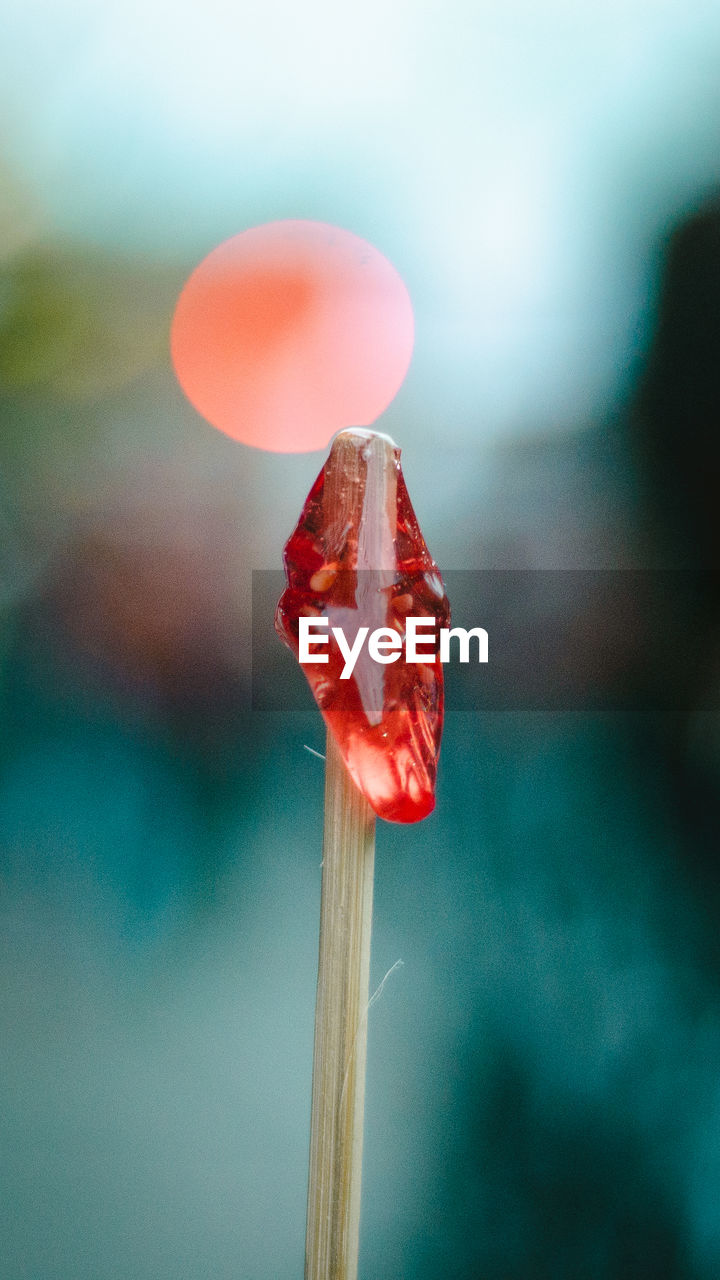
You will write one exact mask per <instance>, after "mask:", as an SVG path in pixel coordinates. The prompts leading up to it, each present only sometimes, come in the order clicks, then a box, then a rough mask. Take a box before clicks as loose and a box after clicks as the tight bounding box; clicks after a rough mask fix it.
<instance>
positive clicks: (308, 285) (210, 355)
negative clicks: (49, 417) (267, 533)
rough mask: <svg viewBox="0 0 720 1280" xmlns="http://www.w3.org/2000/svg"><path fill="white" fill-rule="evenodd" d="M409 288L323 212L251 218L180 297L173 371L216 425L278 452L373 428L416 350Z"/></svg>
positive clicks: (307, 447) (216, 251)
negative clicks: (312, 218) (323, 218)
mask: <svg viewBox="0 0 720 1280" xmlns="http://www.w3.org/2000/svg"><path fill="white" fill-rule="evenodd" d="M413 337H414V324H413V312H412V304H411V302H410V297H409V295H408V291H407V289H406V287H405V285H404V283H403V281H402V279H401V278H400V276H399V275H398V273H397V271H396V270H395V268H394V267H393V266H392V264H391V263H390V262H388V260H387V258H385V257H384V256H383V255H382V254H381V253H379V252H378V250H377V249H375V248H373V246H372V245H370V244H368V243H367V241H365V240H362V239H361V238H360V237H359V236H356V235H353V234H352V232H350V231H344V230H341V229H340V228H339V227H333V226H329V225H328V224H327V223H323V222H308V221H301V220H288V221H282V222H269V223H265V224H264V225H263V226H259V227H252V228H251V229H250V230H248V231H243V232H241V233H240V234H239V235H236V236H233V237H232V238H231V239H230V240H226V241H224V243H223V244H221V245H218V247H217V248H216V249H213V250H212V252H211V253H209V254H208V256H207V257H206V258H204V259H203V261H202V262H201V263H200V265H199V266H198V267H197V268H196V269H195V271H193V273H192V275H191V276H190V278H189V279H188V281H187V283H186V285H185V287H184V288H183V290H182V293H181V294H180V297H179V299H178V303H177V307H176V310H175V315H174V318H173V323H172V331H171V338H170V346H171V352H172V359H173V364H174V366H175V372H176V374H177V377H178V381H179V382H180V385H181V387H182V389H183V391H184V392H185V394H186V396H187V397H188V399H189V400H190V401H191V403H192V404H193V405H194V406H195V408H196V409H197V410H198V412H199V413H201V414H202V415H203V417H204V418H207V420H208V421H209V422H211V423H212V424H213V426H215V427H218V428H219V429H220V430H221V431H224V432H225V433H226V434H227V435H229V436H232V437H233V439H235V440H240V441H242V442H243V443H244V444H249V445H254V446H255V447H256V448H259V449H268V450H270V451H272V452H275V453H297V452H305V451H307V450H313V449H322V448H325V446H326V445H327V444H328V442H329V440H330V438H331V437H332V436H333V435H334V434H335V432H336V431H339V430H341V429H342V428H343V427H351V426H355V427H367V426H371V425H372V423H374V422H375V421H376V419H377V418H378V417H379V415H380V414H381V413H382V412H383V410H384V409H386V408H387V406H388V404H389V403H390V401H391V400H392V399H393V397H394V395H395V394H396V392H397V391H398V389H399V387H400V386H401V384H402V381H403V379H404V377H405V374H406V373H407V369H408V365H409V364H410V357H411V355H412V347H413Z"/></svg>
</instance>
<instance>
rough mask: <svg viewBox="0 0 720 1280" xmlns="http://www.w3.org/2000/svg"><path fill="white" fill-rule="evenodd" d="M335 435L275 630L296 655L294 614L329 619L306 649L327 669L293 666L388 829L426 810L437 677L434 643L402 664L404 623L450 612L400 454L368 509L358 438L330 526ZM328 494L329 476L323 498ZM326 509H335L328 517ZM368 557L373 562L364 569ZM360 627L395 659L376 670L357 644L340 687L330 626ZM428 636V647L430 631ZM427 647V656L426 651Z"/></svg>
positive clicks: (435, 741) (440, 620) (291, 555)
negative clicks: (386, 644) (380, 633)
mask: <svg viewBox="0 0 720 1280" xmlns="http://www.w3.org/2000/svg"><path fill="white" fill-rule="evenodd" d="M343 435H345V436H346V437H347V436H348V435H352V433H343ZM338 439H341V437H337V438H336V442H335V443H334V444H333V449H332V451H331V453H330V457H329V458H328V461H327V463H326V464H325V466H324V467H323V469H322V471H321V472H320V475H319V476H318V478H317V480H316V481H315V484H314V485H313V487H312V489H311V491H310V494H309V496H308V499H307V501H306V503H305V506H304V508H303V512H302V515H301V517H300V520H299V523H298V525H297V528H296V529H295V531H294V533H293V534H292V536H291V538H290V540H289V541H288V543H287V545H286V547H285V553H284V563H285V570H286V574H287V581H288V586H287V588H286V590H285V591H284V592H283V595H282V597H281V599H280V603H279V604H278V607H277V614H276V619H275V626H276V629H277V631H278V633H279V635H280V636H281V637H282V639H283V640H284V641H285V643H286V644H287V645H288V646H289V648H290V649H292V651H293V653H294V654H295V656H296V657H298V655H299V637H298V632H299V624H298V619H299V617H300V616H301V615H303V614H304V615H305V616H308V617H313V618H317V617H320V616H321V615H322V616H323V617H326V618H327V619H328V622H329V628H328V633H329V636H330V639H329V643H327V644H325V645H323V646H322V647H319V646H318V647H316V648H315V649H314V652H315V653H326V654H328V657H329V661H328V662H327V663H324V664H310V663H303V664H302V666H303V670H304V672H305V675H306V677H307V679H308V681H309V684H310V687H311V689H312V691H313V694H314V696H315V700H316V702H317V704H318V706H319V708H320V710H321V711H322V714H323V716H324V718H325V721H326V724H327V725H328V727H329V728H330V730H331V731H332V733H333V735H334V737H335V740H336V741H337V743H338V745H339V747H340V750H341V752H342V755H343V758H344V760H345V764H346V765H347V768H348V770H349V771H350V774H351V776H352V778H353V779H354V781H355V783H356V784H357V786H358V787H359V788H360V790H361V791H362V792H363V793H364V795H365V796H366V797H367V799H368V801H369V803H370V804H371V806H372V808H373V809H374V810H375V812H376V813H377V814H378V815H379V816H380V817H381V818H385V819H387V820H389V821H391V822H416V821H418V820H419V819H420V818H425V817H427V815H428V814H429V813H430V812H431V811H432V809H433V808H434V805H435V777H436V771H437V759H438V752H439V749H440V736H441V732H442V720H443V669H442V665H441V663H440V660H439V658H438V656H437V652H436V650H437V642H436V643H435V646H434V648H435V656H434V657H433V656H428V657H427V659H426V660H425V661H423V662H417V663H415V662H412V663H411V662H406V660H405V630H406V624H405V619H406V618H407V616H408V615H412V616H415V617H428V618H430V617H431V618H434V619H435V620H436V625H437V626H438V627H444V626H447V625H448V623H449V605H448V601H447V597H446V595H445V590H444V587H443V583H442V579H441V577H440V574H439V571H438V567H437V565H436V564H435V562H434V560H433V559H432V557H431V555H430V553H429V551H428V549H427V547H426V545H425V541H424V539H423V536H422V534H421V532H420V528H419V525H418V522H417V519H416V516H415V513H414V511H413V509H412V506H411V503H410V499H409V497H408V492H407V489H406V487H405V481H404V479H403V475H402V471H401V468H400V451H399V449H395V451H394V460H393V463H392V468H393V469H394V474H393V476H392V484H391V487H390V489H389V497H388V498H387V500H383V501H381V502H380V503H378V502H377V492H374V496H371V497H368V493H369V491H370V489H371V486H370V485H369V484H368V483H366V481H367V466H366V465H365V463H364V461H363V442H362V439H361V438H358V439H357V442H356V447H357V449H358V451H359V453H358V461H357V463H356V465H355V466H353V467H352V468H350V474H349V475H348V476H347V477H341V478H340V479H341V482H342V484H344V489H343V493H342V503H341V507H342V514H341V519H338V518H337V511H336V510H335V509H334V508H335V505H336V504H335V502H334V500H333V502H331V503H329V502H328V493H327V490H328V486H327V484H326V481H327V475H328V469H329V468H331V467H332V466H333V465H335V466H336V467H337V457H336V456H335V455H336V449H337V440H338ZM346 447H347V441H346ZM337 486H338V477H337V474H336V475H335V476H334V478H333V493H336V492H337ZM384 493H385V491H383V494H384ZM373 501H374V502H375V505H374V506H373V505H372V504H373ZM329 505H330V506H331V507H332V508H333V509H331V510H328V506H329ZM378 524H381V525H382V526H383V527H382V528H378ZM369 525H372V536H371V538H370V535H369V534H368V532H367V530H368V526H369ZM369 538H370V541H369ZM369 552H370V556H369ZM373 555H374V557H375V559H377V560H378V561H379V562H380V563H373V562H372V559H371V557H372V556H373ZM362 626H366V627H369V629H370V632H373V631H374V630H375V629H377V628H380V627H383V628H385V627H387V628H389V629H391V630H392V632H394V633H396V634H399V635H400V636H401V637H402V639H403V648H402V652H401V653H400V656H399V659H398V660H397V661H395V662H393V663H391V664H387V665H381V664H379V663H378V662H376V661H375V660H374V659H373V658H372V657H371V655H370V653H369V652H368V647H367V643H366V644H364V645H363V648H362V650H361V653H360V657H359V658H358V660H357V664H356V666H355V668H354V670H353V672H352V675H351V676H350V678H349V679H341V672H342V671H343V668H344V666H345V658H344V656H343V654H342V653H341V650H340V648H339V646H338V643H337V641H336V639H335V638H334V637H333V635H332V631H331V628H332V627H342V630H343V633H344V635H345V638H346V641H347V643H348V644H351V645H352V643H353V642H354V640H355V637H356V635H357V631H358V628H359V627H362ZM427 634H428V638H429V639H431V638H432V635H433V632H432V631H431V630H429V631H428V633H427ZM427 648H428V649H429V650H430V651H431V652H432V645H431V644H429V645H428V646H427Z"/></svg>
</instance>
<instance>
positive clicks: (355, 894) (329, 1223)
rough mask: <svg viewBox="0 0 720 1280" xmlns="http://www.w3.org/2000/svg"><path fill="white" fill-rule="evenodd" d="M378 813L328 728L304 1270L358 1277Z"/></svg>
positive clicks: (333, 1278) (330, 1278)
mask: <svg viewBox="0 0 720 1280" xmlns="http://www.w3.org/2000/svg"><path fill="white" fill-rule="evenodd" d="M374 862H375V815H374V814H373V812H372V809H371V808H370V806H369V805H368V803H367V801H366V800H365V798H364V796H363V795H362V794H361V792H360V791H358V789H357V787H356V786H355V784H354V783H353V781H352V779H351V778H350V776H349V774H348V772H347V769H346V768H345V765H344V763H343V760H342V757H341V755H340V752H339V750H338V748H337V746H336V744H335V741H334V739H333V737H332V734H331V733H328V735H327V765H326V773H325V832H324V839H323V874H322V903H321V908H320V957H319V965H318V987H317V1006H316V1012H315V1054H314V1060H313V1090H312V1119H311V1129H310V1180H309V1187H308V1217H307V1238H306V1244H305V1280H355V1278H356V1276H357V1261H358V1236H359V1226H360V1182H361V1170H362V1145H363V1112H364V1105H365V1059H366V1050H367V1011H368V994H369V992H368V984H369V971H370V932H371V927H372V899H373V869H374Z"/></svg>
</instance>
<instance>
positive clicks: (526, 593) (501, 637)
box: [252, 569, 720, 711]
mask: <svg viewBox="0 0 720 1280" xmlns="http://www.w3.org/2000/svg"><path fill="white" fill-rule="evenodd" d="M443 579H444V582H445V587H446V590H447V594H448V597H449V599H450V604H451V608H452V626H454V627H465V628H466V629H468V630H469V629H471V628H473V627H483V628H484V629H485V630H486V631H487V633H488V662H487V664H480V663H479V662H477V660H476V658H475V654H476V652H477V649H476V647H475V646H474V645H472V646H471V653H472V657H471V661H470V662H469V663H467V664H463V663H460V662H458V660H457V657H456V656H455V652H456V651H455V649H453V658H452V660H451V661H450V662H449V663H447V664H446V665H445V666H444V672H445V692H446V705H447V707H448V709H449V710H459V711H502V710H516V711H519V710H558V711H560V710H583V709H587V710H589V709H595V710H624V709H627V710H646V709H647V710H653V709H654V708H659V707H660V706H667V704H668V701H669V700H671V697H672V694H671V690H672V689H673V688H677V689H682V690H683V692H684V696H686V695H687V694H688V693H690V695H691V697H693V698H694V700H695V702H696V704H698V705H702V706H704V707H706V708H708V709H713V710H714V709H719V708H720V696H718V691H719V690H720V678H718V672H720V640H719V639H718V637H720V574H717V573H714V572H697V573H688V572H685V571H681V570H678V571H673V570H662V571H645V570H590V571H585V570H505V569H497V570H494V569H488V570H456V571H450V572H447V573H444V574H443ZM284 587H285V577H284V574H283V573H282V571H280V570H278V571H275V570H273V571H256V572H254V573H253V612H252V706H253V708H254V709H255V710H274V711H278V710H283V711H292V710H303V711H307V710H308V709H309V708H310V707H312V706H314V702H313V698H312V695H311V693H310V690H309V688H308V685H307V682H306V680H305V677H304V675H303V672H302V670H301V669H300V667H299V665H298V663H297V661H296V660H295V658H294V657H293V655H292V654H291V652H290V650H289V649H287V648H286V647H285V645H284V644H283V643H282V642H281V640H280V639H279V637H278V636H277V634H276V632H275V630H274V625H273V617H274V613H275V607H276V605H277V602H278V599H279V598H280V595H281V594H282V592H283V590H284ZM390 669H391V668H390Z"/></svg>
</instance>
